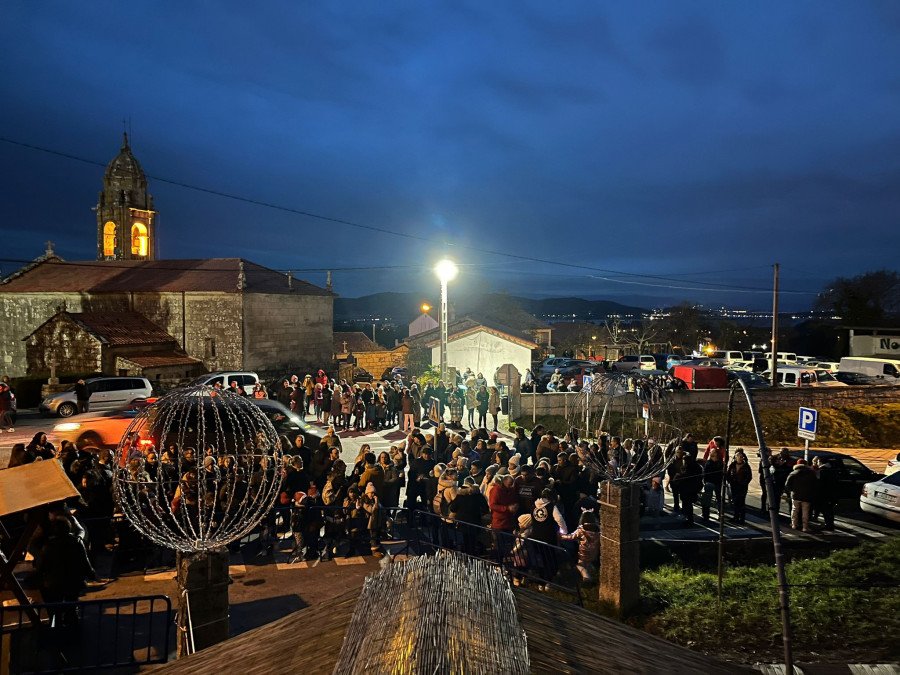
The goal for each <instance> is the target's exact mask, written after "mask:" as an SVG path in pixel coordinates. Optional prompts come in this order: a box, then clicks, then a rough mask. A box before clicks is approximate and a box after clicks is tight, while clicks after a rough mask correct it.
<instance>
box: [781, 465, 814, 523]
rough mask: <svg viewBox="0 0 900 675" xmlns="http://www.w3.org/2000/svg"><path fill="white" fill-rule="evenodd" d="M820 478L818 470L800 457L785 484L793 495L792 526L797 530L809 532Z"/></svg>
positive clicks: (787, 490) (786, 488) (785, 487)
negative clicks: (814, 469) (810, 513)
mask: <svg viewBox="0 0 900 675" xmlns="http://www.w3.org/2000/svg"><path fill="white" fill-rule="evenodd" d="M818 483H819V479H818V477H817V476H816V472H815V471H813V470H812V469H811V468H810V467H809V466H807V464H806V461H805V460H803V459H798V460H797V462H796V464H794V468H793V469H791V473H790V475H789V476H788V477H787V481H786V482H785V484H784V489H785V491H786V492H788V493H789V494H790V495H791V498H792V499H793V506H792V508H791V526H792V527H793V528H794V529H795V530H799V529H802V530H803V531H804V532H809V512H810V510H811V509H812V503H813V501H815V499H816V496H817V495H816V492H817V491H818Z"/></svg>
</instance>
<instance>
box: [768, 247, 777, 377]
mask: <svg viewBox="0 0 900 675" xmlns="http://www.w3.org/2000/svg"><path fill="white" fill-rule="evenodd" d="M769 370H771V372H772V386H773V387H777V386H778V263H775V285H774V287H773V289H772V367H771V368H770V369H769Z"/></svg>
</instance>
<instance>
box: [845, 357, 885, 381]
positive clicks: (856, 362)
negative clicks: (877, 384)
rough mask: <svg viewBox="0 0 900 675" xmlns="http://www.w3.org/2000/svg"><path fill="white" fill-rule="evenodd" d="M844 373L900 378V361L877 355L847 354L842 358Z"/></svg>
mask: <svg viewBox="0 0 900 675" xmlns="http://www.w3.org/2000/svg"><path fill="white" fill-rule="evenodd" d="M841 372H842V373H859V374H860V375H867V376H868V377H878V378H881V379H885V380H887V379H891V378H900V361H898V360H897V359H880V358H878V357H875V356H845V357H844V358H842V359H841Z"/></svg>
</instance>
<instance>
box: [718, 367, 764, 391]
mask: <svg viewBox="0 0 900 675" xmlns="http://www.w3.org/2000/svg"><path fill="white" fill-rule="evenodd" d="M735 380H743V381H744V383H745V384H746V385H747V387H748V388H750V389H761V388H762V387H768V386H770V385H769V381H768V380H767V379H766V378H764V377H763V376H762V375H757V374H756V373H751V372H750V371H747V370H734V369H729V370H728V381H729V382H734V381H735Z"/></svg>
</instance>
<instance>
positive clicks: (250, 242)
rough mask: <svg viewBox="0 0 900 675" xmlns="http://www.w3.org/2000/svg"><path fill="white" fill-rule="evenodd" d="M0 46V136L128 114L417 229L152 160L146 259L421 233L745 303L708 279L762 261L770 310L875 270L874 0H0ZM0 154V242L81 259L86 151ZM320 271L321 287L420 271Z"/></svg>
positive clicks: (312, 256)
mask: <svg viewBox="0 0 900 675" xmlns="http://www.w3.org/2000/svg"><path fill="white" fill-rule="evenodd" d="M0 38H2V39H0V56H2V60H3V63H4V76H3V78H2V80H0V94H2V97H3V101H4V104H3V106H0V123H2V132H0V136H3V137H4V138H7V139H11V140H13V141H17V142H21V143H27V144H32V145H37V146H41V147H46V148H50V149H53V150H56V151H60V152H64V153H68V154H71V155H76V156H80V157H84V158H88V159H92V160H97V161H101V162H104V163H105V162H107V161H109V160H110V159H112V157H113V156H115V154H116V153H117V151H118V149H119V145H120V142H121V133H122V119H123V117H124V118H130V120H131V122H130V124H131V130H132V132H131V137H132V148H133V150H134V152H135V154H136V156H137V157H138V159H139V161H140V162H141V164H142V166H143V167H144V170H145V171H146V172H147V173H148V174H149V175H151V176H158V177H161V178H166V179H170V180H173V181H180V182H183V183H188V184H192V185H198V186H203V187H207V188H211V189H214V190H219V191H223V192H228V193H233V194H236V195H240V196H242V197H247V198H250V199H256V200H262V201H266V202H271V203H274V204H278V205H283V206H286V207H291V208H295V209H300V210H303V211H309V212H314V213H319V214H323V215H327V216H331V217H334V218H339V219H344V220H349V221H353V222H356V223H360V224H364V225H369V226H374V227H378V228H384V229H388V230H393V231H396V232H401V233H406V234H413V235H416V236H417V237H425V238H427V239H429V240H430V241H422V240H420V239H411V238H408V237H397V236H391V235H388V234H383V233H378V232H373V231H371V230H364V229H358V228H353V227H350V226H345V225H335V224H331V223H327V222H322V221H317V220H315V219H311V218H307V217H301V216H297V215H292V214H289V213H285V212H282V211H278V210H274V209H269V208H265V207H260V206H253V205H250V204H246V203H240V202H236V201H232V200H229V199H225V198H222V197H216V196H212V195H208V194H204V193H200V192H196V191H192V190H189V189H185V188H182V187H177V186H175V185H171V184H168V183H164V182H160V181H158V180H157V181H151V192H152V193H153V195H154V198H155V200H156V206H157V208H158V209H159V212H160V221H159V226H160V231H159V237H160V241H159V248H160V253H161V255H162V257H167V258H188V257H219V256H222V257H230V256H243V257H246V258H249V259H251V260H254V261H256V262H259V263H261V264H265V265H268V266H271V267H274V268H277V269H288V268H292V269H296V270H310V269H313V268H328V267H335V268H342V267H363V266H377V265H385V266H404V265H420V264H426V263H427V264H430V263H432V262H434V261H435V260H436V259H437V258H438V257H439V256H440V255H441V254H442V253H443V252H444V251H449V252H451V253H452V254H453V255H454V256H455V257H456V258H457V260H459V261H461V262H466V263H470V266H467V267H464V268H463V272H462V274H461V276H460V279H459V281H458V282H454V286H455V290H454V292H457V293H463V292H466V291H468V290H473V289H480V290H483V289H497V290H499V289H507V290H510V291H511V292H514V293H518V294H522V295H530V296H546V295H558V294H566V295H580V296H582V297H592V298H594V297H605V298H609V299H612V300H619V301H625V302H637V303H640V304H643V305H645V306H649V305H651V304H658V303H662V302H677V301H680V300H682V299H688V300H692V301H697V302H703V303H705V304H707V305H720V304H725V305H728V306H753V307H765V306H766V305H767V304H768V303H769V302H770V300H769V297H768V295H767V293H766V292H761V293H750V292H737V291H738V290H744V289H748V288H758V289H767V288H768V287H769V284H770V281H771V265H772V263H774V262H779V263H780V264H781V266H782V287H783V288H784V289H786V290H787V291H804V292H806V293H786V294H785V295H784V296H783V298H782V301H783V304H784V306H786V307H788V308H807V307H808V306H809V305H810V303H811V302H812V300H813V298H814V295H812V294H810V293H809V292H815V291H818V290H821V288H822V287H823V285H824V284H825V283H826V282H827V281H828V280H830V279H831V278H834V277H835V276H838V275H844V276H848V275H855V274H859V273H862V272H865V271H868V270H872V269H878V268H882V267H887V268H891V269H895V268H896V267H897V264H896V260H897V253H898V251H900V227H898V225H900V217H898V216H900V74H898V73H900V71H898V64H900V3H898V2H894V1H893V0H884V1H872V2H867V1H863V0H853V1H852V2H850V1H846V2H829V1H822V0H816V1H814V2H812V1H811V2H787V3H784V2H775V1H763V2H743V3H738V2H721V1H719V0H717V1H710V2H672V1H670V0H666V1H664V2H650V1H648V0H644V1H642V2H626V3H621V2H596V1H593V2H518V1H517V2H504V1H499V0H491V1H490V2H485V1H483V0H481V1H478V2H419V1H416V2H412V1H410V2H390V1H389V2H381V3H373V2H300V3H288V2H274V3H259V5H258V6H255V7H252V8H251V7H250V6H249V5H248V4H247V3H244V2H241V3H237V2H188V3H180V2H156V3H149V2H147V3H140V2H138V3H133V2H130V3H121V2H89V3H71V2H13V3H7V5H6V7H5V12H4V21H3V22H2V26H0ZM0 162H2V167H3V175H4V187H3V190H2V192H0V213H2V216H3V225H2V231H3V236H2V243H0V247H2V249H0V258H3V259H11V260H16V259H31V258H34V257H35V256H37V255H39V254H40V253H41V252H42V251H43V248H44V247H43V242H44V241H45V240H47V239H48V238H49V239H52V240H53V241H54V242H56V248H57V251H58V252H59V253H60V254H61V255H62V256H63V257H65V258H67V259H73V260H74V259H92V258H93V257H94V256H95V252H96V248H95V247H96V232H95V219H94V218H95V217H94V214H93V212H92V211H91V207H92V206H93V205H94V204H95V203H96V198H97V192H98V191H99V189H100V187H101V176H102V168H100V167H95V166H90V165H87V164H83V163H79V162H76V161H72V160H69V159H64V158H61V157H58V156H53V155H49V154H45V153H41V152H37V151H35V150H29V149H26V148H23V147H21V146H16V145H11V144H9V143H0ZM442 242H447V243H448V244H453V245H455V246H456V247H455V248H450V249H446V248H445V247H444V246H443V245H442ZM460 247H469V248H460ZM485 251H494V252H499V251H503V252H508V253H512V254H516V255H520V256H527V257H533V258H541V259H548V260H554V261H559V262H564V263H574V264H578V265H584V266H586V267H590V268H596V269H598V270H599V269H603V270H613V271H616V272H628V273H638V274H648V275H654V277H664V278H646V277H630V276H623V275H620V274H617V273H610V272H591V271H590V270H586V269H578V268H571V267H564V266H558V265H548V264H542V263H537V262H529V261H524V260H521V259H517V258H510V257H503V256H499V255H496V254H495V253H486V252H485ZM14 267H15V264H14V263H12V262H2V263H0V269H2V272H3V273H4V274H6V273H8V272H10V271H12V269H13V268H14ZM731 268H734V271H725V270H729V269H731ZM299 274H300V276H303V277H305V278H308V279H309V280H311V281H313V282H315V283H320V284H322V283H324V274H322V273H319V272H299ZM334 279H335V289H336V290H337V291H338V292H339V293H340V294H342V295H346V296H358V295H364V294H368V293H372V292H377V291H386V290H398V291H402V290H416V289H421V288H428V289H429V290H431V289H433V288H435V287H436V284H437V282H436V280H435V277H434V275H433V274H432V273H431V272H430V271H427V270H419V269H414V270H409V269H404V268H395V269H376V270H367V271H361V270H357V271H346V272H338V273H336V274H335V278H334ZM701 283H721V284H727V285H733V286H735V287H739V288H736V289H735V290H733V291H728V292H709V291H702V290H693V289H699V288H702V286H701ZM644 284H650V285H644ZM672 286H674V287H676V288H670V287H672Z"/></svg>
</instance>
